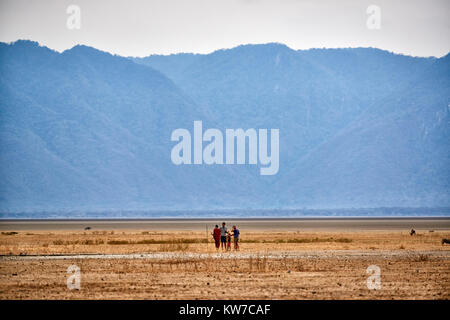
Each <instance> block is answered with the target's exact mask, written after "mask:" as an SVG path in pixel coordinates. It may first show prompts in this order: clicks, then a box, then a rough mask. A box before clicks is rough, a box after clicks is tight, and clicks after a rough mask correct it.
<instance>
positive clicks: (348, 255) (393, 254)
mask: <svg viewBox="0 0 450 320" xmlns="http://www.w3.org/2000/svg"><path fill="white" fill-rule="evenodd" d="M417 256H427V257H428V258H440V259H444V260H450V251H449V250H426V251H409V250H397V251H393V250H376V251H375V250H370V251H361V250H323V251H294V252H292V251H291V252H261V253H240V252H229V253H211V254H208V253H191V252H184V253H174V252H158V253H142V254H65V255H57V254H56V255H3V256H0V261H5V260H6V261H11V260H14V261H17V260H19V261H21V260H68V259H152V260H160V259H208V258H209V259H249V258H258V257H259V258H267V259H284V258H286V259H314V258H320V259H324V258H326V259H329V258H331V259H333V258H334V259H374V258H377V259H389V258H403V257H404V258H408V257H417Z"/></svg>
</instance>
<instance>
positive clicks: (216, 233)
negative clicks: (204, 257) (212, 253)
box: [212, 224, 220, 250]
mask: <svg viewBox="0 0 450 320" xmlns="http://www.w3.org/2000/svg"><path fill="white" fill-rule="evenodd" d="M212 236H213V238H214V242H215V243H216V249H217V250H219V248H220V229H219V226H218V225H217V224H216V227H215V228H214V231H213V233H212Z"/></svg>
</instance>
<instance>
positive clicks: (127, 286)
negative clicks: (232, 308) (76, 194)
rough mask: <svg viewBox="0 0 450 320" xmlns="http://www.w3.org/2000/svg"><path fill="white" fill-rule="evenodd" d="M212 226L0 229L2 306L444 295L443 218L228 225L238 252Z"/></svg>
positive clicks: (447, 230) (448, 234)
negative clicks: (374, 282)
mask: <svg viewBox="0 0 450 320" xmlns="http://www.w3.org/2000/svg"><path fill="white" fill-rule="evenodd" d="M219 222H220V221H217V222H212V221H195V222H192V221H190V222H189V221H187V222H186V221H177V223H165V222H164V221H162V222H161V221H160V222H155V221H146V222H139V221H135V222H127V223H125V222H123V223H120V222H117V223H116V222H114V223H113V222H99V221H79V222H72V223H67V222H52V223H37V222H32V221H31V222H27V223H23V224H22V223H17V222H14V221H10V222H0V231H1V234H0V255H1V256H0V299H449V298H450V245H443V244H442V243H441V241H442V239H443V238H450V220H449V219H440V220H417V221H416V220H414V221H413V220H401V221H399V220H388V221H387V220H373V221H372V222H371V221H368V220H362V222H358V221H356V222H355V221H353V220H347V221H345V220H342V219H341V220H339V221H328V222H327V221H325V222H324V221H317V220H310V221H302V220H299V221H278V220H277V221H263V222H261V221H259V222H258V221H235V222H230V223H229V226H231V225H233V224H236V225H238V227H239V228H240V230H241V239H240V250H239V251H238V252H235V251H234V250H231V251H230V252H223V251H222V250H219V251H217V250H216V249H215V246H214V243H213V239H212V236H211V235H210V234H209V233H210V232H211V231H212V230H211V228H212V226H213V224H216V223H219ZM409 226H414V227H415V230H416V235H414V236H411V235H410V234H409V229H410V227H409ZM86 227H89V228H91V229H88V230H84V229H85V228H86ZM207 227H208V231H207ZM71 265H76V266H78V267H79V268H80V270H81V287H80V289H79V290H69V289H68V287H67V278H68V277H69V276H70V274H68V273H67V268H68V267H69V266H71ZM371 265H376V266H378V267H379V268H380V271H381V274H380V280H381V288H380V289H378V290H370V289H369V288H368V287H367V279H368V277H369V276H370V274H368V273H367V272H366V270H367V268H368V267H369V266H371Z"/></svg>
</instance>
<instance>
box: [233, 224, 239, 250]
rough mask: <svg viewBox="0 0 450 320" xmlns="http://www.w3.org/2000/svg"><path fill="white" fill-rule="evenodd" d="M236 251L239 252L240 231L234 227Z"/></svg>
mask: <svg viewBox="0 0 450 320" xmlns="http://www.w3.org/2000/svg"><path fill="white" fill-rule="evenodd" d="M233 239H234V250H239V229H238V228H236V226H233Z"/></svg>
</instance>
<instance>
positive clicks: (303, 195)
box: [0, 40, 450, 212]
mask: <svg viewBox="0 0 450 320" xmlns="http://www.w3.org/2000/svg"><path fill="white" fill-rule="evenodd" d="M449 63H450V55H449V54H448V55H446V56H444V57H442V58H434V57H430V58H421V57H410V56H405V55H399V54H393V53H390V52H387V51H383V50H380V49H374V48H344V49H310V50H293V49H291V48H289V47H287V46H285V45H283V44H278V43H270V44H262V45H242V46H239V47H236V48H232V49H223V50H218V51H215V52H213V53H210V54H185V53H181V54H173V55H165V56H161V55H150V56H148V57H145V58H133V57H121V56H116V55H111V54H109V53H106V52H102V51H100V50H97V49H95V48H92V47H87V46H80V45H79V46H75V47H73V48H72V49H69V50H66V51H64V52H62V53H59V52H56V51H53V50H51V49H49V48H46V47H43V46H40V45H39V44H38V43H36V42H31V41H24V40H21V41H17V42H14V43H11V44H6V43H1V44H0V110H1V111H0V112H1V113H0V154H1V157H0V178H1V181H2V183H1V184H0V211H1V212H21V211H24V212H31V211H39V210H41V211H42V210H71V209H81V210H108V209H111V210H112V209H116V210H139V209H142V210H146V209H152V210H158V209H161V210H163V209H164V210H168V209H173V210H183V209H195V210H213V209H230V208H235V209H249V208H251V209H258V208H267V209H276V208H284V209H289V208H352V207H353V208H357V207H448V206H450V159H449V155H450V143H449V141H450V126H449V124H450V123H449V122H450V114H449V113H450V64H449ZM195 120H202V122H203V126H204V127H205V128H206V127H208V128H218V129H220V130H225V129H227V128H243V129H244V130H245V129H248V128H255V129H258V128H267V129H270V128H277V129H279V130H280V165H279V172H278V174H276V175H273V176H261V175H259V173H258V172H259V170H258V168H257V167H256V166H251V165H240V166H238V165H234V166H232V165H231V166H230V165H229V166H227V165H223V166H218V165H210V166H208V165H200V166H199V165H180V166H176V165H174V164H173V163H172V162H171V160H170V152H171V148H172V147H173V145H174V142H172V141H170V136H171V133H172V131H173V130H175V129H177V128H187V129H189V130H192V127H193V122H194V121H195Z"/></svg>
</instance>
